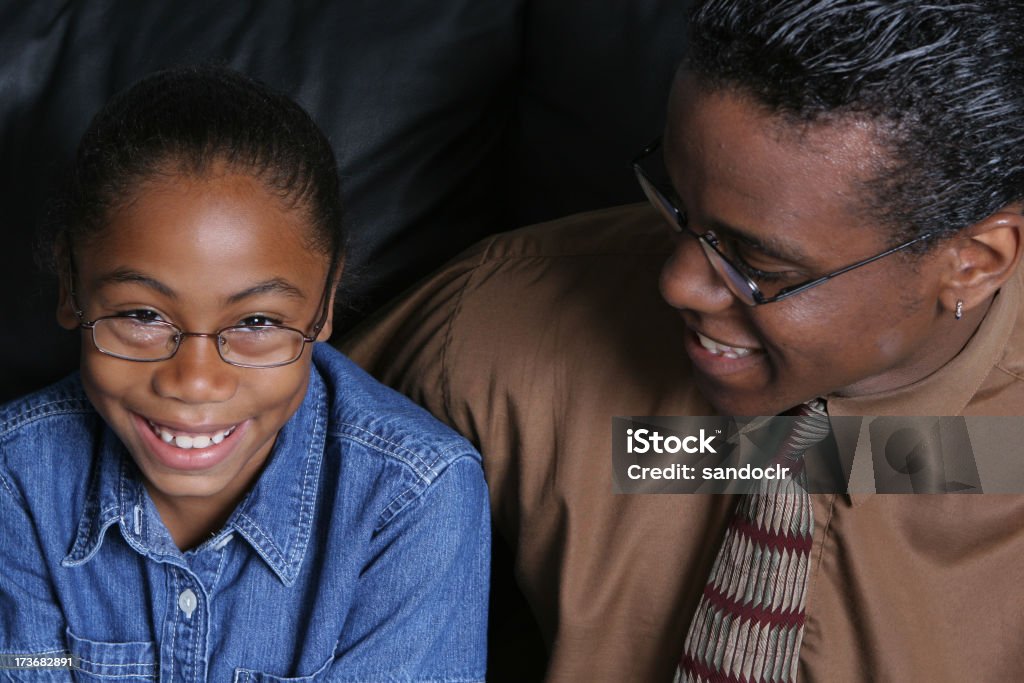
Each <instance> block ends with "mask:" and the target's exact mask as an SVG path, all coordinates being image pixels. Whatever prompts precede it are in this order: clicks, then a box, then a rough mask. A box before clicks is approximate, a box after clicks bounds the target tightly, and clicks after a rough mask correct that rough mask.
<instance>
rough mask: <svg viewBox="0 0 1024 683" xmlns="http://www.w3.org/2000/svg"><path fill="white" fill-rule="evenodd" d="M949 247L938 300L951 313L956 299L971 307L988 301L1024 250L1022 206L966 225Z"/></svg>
mask: <svg viewBox="0 0 1024 683" xmlns="http://www.w3.org/2000/svg"><path fill="white" fill-rule="evenodd" d="M948 249H949V251H948V252H947V253H948V254H949V257H950V261H951V264H952V268H950V270H949V271H948V274H947V278H946V281H945V283H944V287H943V290H942V293H941V295H940V300H941V302H942V305H943V307H944V308H946V309H948V310H949V312H950V313H952V312H954V311H955V310H956V305H957V302H958V301H962V302H963V308H964V310H965V311H970V310H971V309H973V308H975V307H976V306H979V305H982V304H984V303H985V302H987V301H988V300H989V299H990V298H991V297H992V296H993V295H994V294H995V293H996V292H997V291H998V290H999V288H1000V287H1002V286H1003V284H1004V283H1006V281H1007V280H1009V279H1010V278H1011V277H1012V276H1013V275H1014V273H1015V272H1016V270H1017V265H1018V263H1020V259H1021V253H1022V250H1024V216H1022V215H1021V206H1019V205H1011V206H1007V207H1004V208H1003V209H1000V210H999V211H997V212H996V213H994V214H992V215H991V216H989V217H988V218H986V219H984V220H983V221H980V222H978V223H975V224H974V225H972V226H970V227H968V228H966V229H965V230H964V231H963V232H962V233H961V234H960V235H958V236H957V237H955V238H954V239H953V240H952V241H951V243H950V245H949V247H948Z"/></svg>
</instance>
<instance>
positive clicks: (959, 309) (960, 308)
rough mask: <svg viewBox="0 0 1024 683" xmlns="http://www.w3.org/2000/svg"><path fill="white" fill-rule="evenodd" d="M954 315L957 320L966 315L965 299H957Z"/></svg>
mask: <svg viewBox="0 0 1024 683" xmlns="http://www.w3.org/2000/svg"><path fill="white" fill-rule="evenodd" d="M953 317H954V318H955V319H956V320H959V319H960V318H962V317H964V302H963V299H957V300H956V311H955V312H954V313H953Z"/></svg>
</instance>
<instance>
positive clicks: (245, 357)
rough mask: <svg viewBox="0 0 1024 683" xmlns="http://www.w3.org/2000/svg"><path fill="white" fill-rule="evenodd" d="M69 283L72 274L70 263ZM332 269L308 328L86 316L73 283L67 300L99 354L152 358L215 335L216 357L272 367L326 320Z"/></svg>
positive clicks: (298, 352) (295, 353)
mask: <svg viewBox="0 0 1024 683" xmlns="http://www.w3.org/2000/svg"><path fill="white" fill-rule="evenodd" d="M71 270H72V272H71V278H72V283H74V281H75V279H76V275H75V272H74V266H72V269H71ZM331 280H332V274H331V273H330V272H328V275H327V285H326V286H325V287H324V293H323V296H322V297H321V299H320V308H321V311H320V316H319V318H318V319H317V321H316V322H315V323H314V324H313V329H312V332H311V333H310V334H308V335H307V334H306V333H305V332H302V331H301V330H297V329H295V328H293V327H285V326H284V325H273V324H269V325H231V326H230V327H223V328H221V329H219V330H217V331H216V332H186V331H184V330H182V329H181V328H180V327H178V326H177V325H174V324H172V323H169V322H166V321H164V320H145V319H142V318H137V317H133V316H129V315H106V316H103V317H101V318H96V319H95V320H86V319H85V314H84V313H83V312H82V310H81V307H80V306H79V305H78V299H77V296H76V294H75V290H74V288H72V289H71V302H72V305H73V306H74V308H75V315H77V316H78V320H79V327H81V328H82V329H85V330H89V331H90V332H91V333H92V334H91V336H92V343H93V344H94V345H95V346H96V349H97V350H98V351H99V352H100V353H103V354H106V355H108V356H113V357H114V358H121V359H123V360H130V361H137V362H140V363H155V362H158V361H163V360H168V359H169V358H173V357H174V354H176V353H177V352H178V349H179V348H181V342H182V341H183V340H184V339H185V338H186V337H210V338H212V339H216V340H217V353H218V354H219V355H220V357H221V360H223V361H224V362H225V363H228V364H230V365H235V366H238V367H240V368H276V367H280V366H282V365H288V364H290V363H294V362H295V361H297V360H298V359H299V358H300V357H301V356H302V352H303V350H305V348H306V344H310V343H312V342H315V341H316V337H317V335H319V334H320V330H321V329H323V326H324V324H325V323H326V322H327V314H328V307H329V305H330V296H329V292H330V284H331Z"/></svg>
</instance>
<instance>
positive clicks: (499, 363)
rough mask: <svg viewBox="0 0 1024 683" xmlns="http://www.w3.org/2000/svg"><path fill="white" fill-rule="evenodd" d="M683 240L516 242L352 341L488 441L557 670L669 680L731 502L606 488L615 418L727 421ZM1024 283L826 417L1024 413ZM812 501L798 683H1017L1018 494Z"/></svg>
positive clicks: (603, 222) (571, 237)
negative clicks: (678, 296)
mask: <svg viewBox="0 0 1024 683" xmlns="http://www.w3.org/2000/svg"><path fill="white" fill-rule="evenodd" d="M670 248H671V240H670V238H669V236H668V231H667V230H666V229H665V227H664V226H663V222H662V219H660V218H659V217H658V216H657V215H656V214H655V213H654V212H653V211H652V210H650V209H649V208H647V207H645V206H631V207H622V208H618V209H612V210H607V211H601V212H594V213H590V214H582V215H578V216H573V217H570V218H567V219H563V220H562V221H558V222H555V223H550V224H546V225H541V226H535V227H532V228H527V229H524V230H520V231H517V232H513V233H508V234H506V235H502V236H498V237H495V238H493V239H490V240H488V241H486V242H484V243H482V244H480V245H478V246H477V247H475V248H474V249H472V250H470V251H469V252H467V253H466V254H464V255H463V256H462V257H460V258H459V259H457V260H455V261H454V262H452V263H451V264H449V265H448V266H446V267H445V268H443V269H442V270H440V271H439V272H438V273H436V274H435V275H434V276H432V277H431V278H430V279H428V280H427V281H425V282H424V283H422V284H421V285H420V286H419V287H418V288H416V289H415V290H414V291H412V292H411V293H409V294H407V295H406V296H405V297H403V298H402V299H401V300H399V301H398V302H397V303H396V304H395V305H394V306H393V307H392V308H391V309H389V310H388V311H386V312H385V313H384V314H382V315H381V316H379V317H378V318H376V319H375V320H373V321H371V323H370V324H369V325H367V326H364V327H363V328H362V329H361V330H360V331H358V332H357V334H356V335H355V336H354V337H353V338H351V339H350V340H349V341H348V342H347V343H346V344H345V350H346V351H347V352H348V353H349V354H350V355H351V356H352V357H353V358H354V359H355V360H356V361H357V362H359V363H361V364H362V365H364V366H365V367H367V368H368V369H370V370H371V371H372V372H373V373H374V374H376V375H377V376H378V377H379V378H381V379H382V380H383V381H385V382H386V383H389V384H391V385H393V386H395V387H397V388H398V389H399V390H401V391H403V392H405V393H406V394H408V395H409V396H411V397H412V398H413V399H414V400H416V401H418V402H420V403H422V404H424V405H425V406H427V407H428V408H429V409H430V410H431V411H432V412H433V413H434V414H435V415H437V416H438V417H439V418H440V419H442V420H444V421H446V422H447V423H449V424H451V425H452V426H454V427H455V428H456V429H458V430H459V431H460V432H462V433H463V434H466V435H467V436H468V437H469V438H470V439H471V440H473V441H474V442H475V443H476V445H477V446H478V447H479V449H480V451H481V452H482V453H483V455H484V460H485V468H486V471H487V478H488V481H489V484H490V487H491V496H492V503H493V510H494V521H495V524H496V528H497V530H498V532H499V533H500V534H501V535H502V536H503V537H504V538H505V539H506V540H507V541H508V542H509V544H510V545H511V547H512V548H513V550H514V553H515V572H516V576H517V577H518V579H519V582H520V585H521V587H522V590H523V592H524V595H525V596H526V598H527V600H528V601H529V603H530V605H531V607H532V609H533V612H534V614H535V615H536V617H537V620H538V623H539V624H540V627H541V630H542V632H543V636H544V638H545V640H546V642H547V645H548V647H549V652H550V663H549V670H548V680H551V681H573V682H575V681H662V680H664V681H668V680H671V678H672V674H673V671H674V669H675V666H676V663H677V661H678V657H679V654H680V652H681V649H682V644H683V639H684V636H685V633H686V629H687V626H688V624H689V621H690V618H691V617H692V615H693V612H694V610H695V608H696V605H697V600H698V598H699V596H700V593H701V591H702V589H703V586H704V582H705V579H706V577H707V575H708V572H709V570H710V565H711V562H712V560H713V559H714V556H715V553H716V551H717V548H718V545H719V543H720V540H721V537H722V533H723V531H724V527H725V524H726V523H727V521H728V515H729V513H730V511H731V506H732V505H733V504H734V503H735V499H732V498H730V497H728V496H712V495H615V494H613V493H612V483H611V479H612V474H611V463H612V459H611V418H612V416H615V415H710V414H712V410H711V408H710V406H709V405H708V404H707V402H706V401H705V400H704V399H703V397H701V396H700V394H699V393H698V392H697V391H696V390H695V388H694V387H693V385H692V383H691V382H690V381H689V376H690V369H689V361H688V359H687V357H686V354H685V353H684V352H683V350H682V344H683V327H682V323H681V320H680V318H679V316H678V315H677V314H676V313H675V312H674V311H673V310H672V309H670V308H669V307H668V306H667V305H666V304H665V303H664V302H663V301H662V300H661V298H660V296H659V294H658V290H657V277H658V272H659V269H660V267H661V264H662V262H663V261H664V259H665V257H666V255H667V254H668V251H669V249H670ZM1021 291H1022V284H1021V282H1020V280H1019V278H1014V279H1013V280H1012V281H1011V282H1010V283H1009V284H1008V285H1007V286H1006V287H1004V288H1003V290H1002V291H1001V292H1000V293H999V295H998V296H997V297H996V300H995V301H994V303H993V305H992V307H991V308H990V310H989V313H988V315H987V317H986V319H985V320H984V322H983V323H982V325H981V328H980V329H979V330H978V332H977V334H975V336H974V337H973V338H972V339H971V341H970V342H969V344H968V345H967V347H966V348H965V349H964V350H963V351H962V352H961V353H960V354H959V355H958V356H957V357H956V358H954V359H953V360H952V361H951V362H950V363H948V364H947V365H946V366H945V367H943V368H941V369H940V370H939V371H937V372H936V373H934V374H933V375H931V376H929V377H927V378H925V379H923V380H921V381H919V382H917V383H915V384H913V385H911V386H908V387H904V388H903V389H900V390H898V391H893V392H886V393H884V394H878V395H874V396H867V397H859V398H856V399H849V398H840V397H827V398H828V405H829V411H830V413H831V414H833V415H904V414H912V415H960V414H963V415H979V414H984V415H1024V312H1022V305H1021V296H1022V295H1021ZM1006 457H1008V458H1020V457H1024V445H1022V448H1021V451H1020V452H1008V453H1007V454H1006ZM814 499H815V500H814V505H815V510H814V515H815V520H816V525H815V539H814V549H813V555H812V561H813V564H812V569H811V578H810V586H809V593H808V606H807V626H806V632H805V636H804V642H803V647H802V649H801V665H800V675H801V679H802V680H813V681H966V680H970V681H1011V680H1012V681H1017V680H1024V496H996V495H963V496H957V495H947V496H911V495H905V496H895V495H890V496H880V495H879V496H845V495H816V496H814Z"/></svg>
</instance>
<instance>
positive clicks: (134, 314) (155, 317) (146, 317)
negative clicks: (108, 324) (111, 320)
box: [117, 308, 166, 323]
mask: <svg viewBox="0 0 1024 683" xmlns="http://www.w3.org/2000/svg"><path fill="white" fill-rule="evenodd" d="M117 317H118V318H131V319H132V320H138V321H139V322H143V323H155V322H166V321H165V320H164V319H163V317H162V316H161V315H160V314H159V313H157V312H156V311H151V310H150V309H148V308H137V309H133V310H131V311H122V312H120V313H118V314H117Z"/></svg>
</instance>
